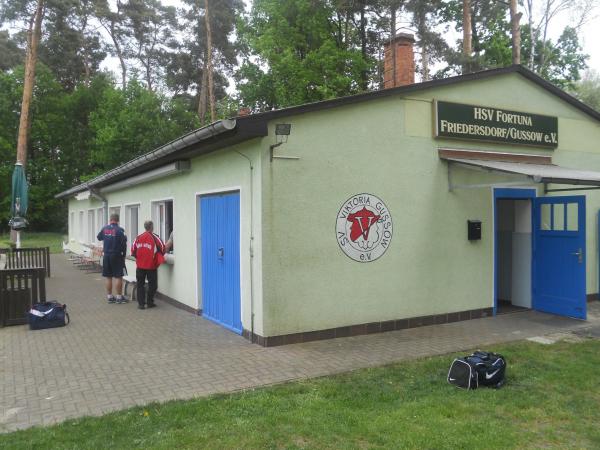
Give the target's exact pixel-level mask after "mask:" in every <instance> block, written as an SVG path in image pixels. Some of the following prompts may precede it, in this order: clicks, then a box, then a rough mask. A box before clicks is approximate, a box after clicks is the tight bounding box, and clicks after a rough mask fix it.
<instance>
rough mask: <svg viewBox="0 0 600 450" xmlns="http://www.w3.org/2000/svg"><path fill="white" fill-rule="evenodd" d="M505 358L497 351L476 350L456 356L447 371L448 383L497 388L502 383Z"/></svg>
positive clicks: (467, 386)
mask: <svg viewBox="0 0 600 450" xmlns="http://www.w3.org/2000/svg"><path fill="white" fill-rule="evenodd" d="M505 372H506V360H505V359H504V357H503V356H502V355H499V354H497V353H490V352H482V351H476V352H475V353H473V354H472V355H469V356H465V357H464V358H456V359H455V360H454V361H453V362H452V365H451V366H450V370H449V371H448V383H450V384H453V385H455V386H458V387H460V388H463V389H477V388H478V387H479V386H489V387H494V388H499V387H501V386H502V385H503V384H504V380H505V379H504V374H505Z"/></svg>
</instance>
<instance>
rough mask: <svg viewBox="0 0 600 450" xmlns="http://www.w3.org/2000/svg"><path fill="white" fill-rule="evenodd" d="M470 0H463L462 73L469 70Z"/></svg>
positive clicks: (470, 51) (470, 49)
mask: <svg viewBox="0 0 600 450" xmlns="http://www.w3.org/2000/svg"><path fill="white" fill-rule="evenodd" d="M471 53H472V48H471V1H470V0H463V58H464V62H463V73H469V72H470V71H471Z"/></svg>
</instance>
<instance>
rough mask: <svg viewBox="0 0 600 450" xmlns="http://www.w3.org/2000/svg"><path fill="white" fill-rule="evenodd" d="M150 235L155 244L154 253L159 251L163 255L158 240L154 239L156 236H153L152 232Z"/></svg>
mask: <svg viewBox="0 0 600 450" xmlns="http://www.w3.org/2000/svg"><path fill="white" fill-rule="evenodd" d="M148 233H150V232H148ZM150 235H151V236H152V239H154V245H156V250H157V252H156V253H161V254H163V255H164V252H161V251H160V245H158V242H157V241H156V236H154V233H150Z"/></svg>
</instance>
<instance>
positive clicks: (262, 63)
mask: <svg viewBox="0 0 600 450" xmlns="http://www.w3.org/2000/svg"><path fill="white" fill-rule="evenodd" d="M334 15H335V10H334V8H333V7H332V5H331V3H330V2H314V1H311V0H283V1H279V0H257V1H255V2H254V3H253V6H252V11H251V13H250V15H249V16H248V17H247V18H246V20H245V21H244V22H243V23H242V24H240V28H239V33H240V37H241V41H242V43H243V45H245V47H246V48H247V49H251V52H250V53H249V54H248V55H247V57H246V58H245V59H244V62H243V64H242V67H241V68H240V70H239V71H238V73H237V74H236V79H237V80H238V89H239V91H240V98H241V99H242V103H243V104H244V105H247V106H249V107H251V108H253V109H257V110H262V109H270V108H278V107H283V106H290V105H298V104H302V103H309V102H314V101H319V100H325V99H329V98H334V97H341V96H344V95H349V94H354V93H358V92H360V91H361V84H362V83H361V78H362V76H363V73H364V72H365V71H366V70H370V69H372V67H373V66H374V61H372V60H370V59H368V58H365V56H364V55H363V54H362V53H361V51H360V49H358V48H356V47H354V46H352V45H349V44H348V42H347V41H344V40H343V38H342V36H340V35H339V34H338V33H337V30H336V28H335V27H334V26H333V24H332V17H334ZM254 55H257V57H256V58H255V57H254Z"/></svg>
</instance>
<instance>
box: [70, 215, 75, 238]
mask: <svg viewBox="0 0 600 450" xmlns="http://www.w3.org/2000/svg"><path fill="white" fill-rule="evenodd" d="M71 239H75V211H71V214H69V240H71Z"/></svg>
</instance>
